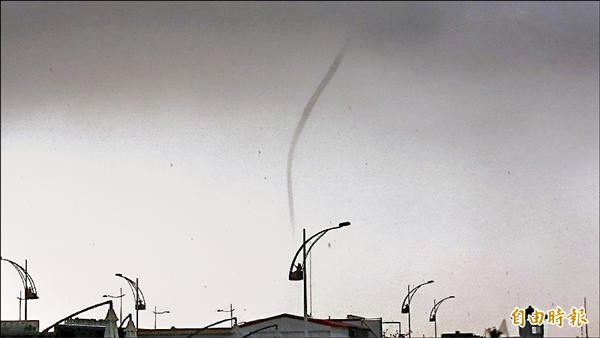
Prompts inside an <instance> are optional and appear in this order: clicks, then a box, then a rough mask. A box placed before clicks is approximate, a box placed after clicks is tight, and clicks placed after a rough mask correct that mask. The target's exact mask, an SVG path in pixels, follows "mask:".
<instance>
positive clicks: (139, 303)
mask: <svg viewBox="0 0 600 338" xmlns="http://www.w3.org/2000/svg"><path fill="white" fill-rule="evenodd" d="M115 276H117V277H121V278H123V279H125V280H126V281H127V283H129V287H130V288H131V291H132V292H133V296H134V297H135V327H136V328H139V313H138V311H139V310H146V299H145V298H144V294H143V293H142V290H140V284H139V280H138V279H137V278H136V279H135V282H134V281H132V280H131V279H129V278H127V277H125V276H123V274H121V273H115Z"/></svg>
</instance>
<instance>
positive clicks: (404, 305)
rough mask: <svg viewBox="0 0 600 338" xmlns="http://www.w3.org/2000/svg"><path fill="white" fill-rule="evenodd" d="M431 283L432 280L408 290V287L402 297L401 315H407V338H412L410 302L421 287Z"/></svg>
mask: <svg viewBox="0 0 600 338" xmlns="http://www.w3.org/2000/svg"><path fill="white" fill-rule="evenodd" d="M431 283H433V280H430V281H427V282H425V283H421V284H419V285H417V286H415V287H414V288H413V289H411V288H410V285H409V286H408V294H407V295H406V297H404V300H403V301H402V313H408V338H411V337H412V331H411V329H410V302H411V301H412V298H413V297H414V295H415V293H416V292H417V290H418V289H419V288H420V287H421V286H423V285H427V284H431Z"/></svg>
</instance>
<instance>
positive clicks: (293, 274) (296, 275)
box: [289, 222, 350, 319]
mask: <svg viewBox="0 0 600 338" xmlns="http://www.w3.org/2000/svg"><path fill="white" fill-rule="evenodd" d="M349 225H350V222H342V223H340V224H338V225H337V226H335V227H331V228H327V229H324V230H321V231H319V232H317V233H316V234H314V235H312V236H310V238H309V239H306V229H302V240H303V243H302V245H301V246H300V248H298V251H296V254H295V255H294V258H293V259H292V264H291V265H290V271H289V280H291V281H298V280H302V281H304V318H305V319H306V318H307V317H308V312H307V311H308V307H307V305H308V303H307V299H306V256H307V255H308V254H309V253H310V250H311V249H312V247H313V246H314V245H315V243H317V241H318V240H319V239H321V237H323V236H324V235H325V234H326V233H327V232H328V231H331V230H335V229H340V228H343V227H346V226H349ZM315 238H316V239H315ZM313 239H314V241H313V242H312V243H311V241H312V240H313ZM309 243H310V246H309V247H308V249H306V245H307V244H309ZM300 251H302V264H300V263H298V265H296V266H295V267H296V271H293V269H294V264H295V263H296V259H297V258H298V255H299V254H300Z"/></svg>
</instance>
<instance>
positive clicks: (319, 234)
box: [289, 222, 350, 280]
mask: <svg viewBox="0 0 600 338" xmlns="http://www.w3.org/2000/svg"><path fill="white" fill-rule="evenodd" d="M349 225H350V222H342V223H340V224H338V225H337V226H334V227H331V228H327V229H324V230H321V231H319V232H317V233H316V234H314V235H312V236H310V237H309V238H308V239H307V240H306V241H305V242H304V243H302V245H300V247H299V248H298V251H296V254H295V255H294V258H293V259H292V264H290V271H289V279H290V280H302V279H292V275H293V273H294V271H293V270H294V263H296V259H297V258H298V255H300V252H301V251H302V248H304V247H305V246H306V244H308V243H309V242H310V241H312V240H313V238H315V237H317V236H318V238H317V239H315V241H314V242H312V243H311V245H310V246H309V247H308V250H306V255H308V254H309V253H310V250H311V249H312V247H313V246H314V245H315V243H317V242H318V241H319V240H320V239H321V238H322V237H323V236H324V235H325V233H327V232H328V231H330V230H334V229H339V228H343V227H345V226H349ZM302 269H306V267H304V266H302ZM298 271H300V270H298Z"/></svg>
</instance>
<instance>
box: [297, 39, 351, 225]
mask: <svg viewBox="0 0 600 338" xmlns="http://www.w3.org/2000/svg"><path fill="white" fill-rule="evenodd" d="M347 45H348V43H347V42H346V43H344V46H343V47H342V49H341V50H340V52H339V53H338V55H337V56H336V57H335V60H333V63H332V64H331V66H330V67H329V70H328V71H327V74H325V77H324V78H323V80H321V83H319V86H318V87H317V90H315V92H314V93H313V95H312V96H311V97H310V100H308V103H307V104H306V107H304V111H303V112H302V117H300V121H298V125H296V130H295V131H294V137H293V138H292V142H291V143H290V151H289V153H288V160H287V188H288V205H289V209H290V224H291V225H292V226H295V219H294V191H293V182H292V164H293V161H294V151H295V150H296V145H297V144H298V139H299V138H300V134H301V133H302V130H303V129H304V125H305V124H306V121H307V120H308V118H309V117H310V113H311V112H312V109H313V107H314V106H315V103H317V100H318V99H319V96H321V93H322V92H323V90H324V89H325V87H326V86H327V84H328V83H329V81H330V80H331V78H332V77H333V74H335V72H336V70H337V69H338V66H339V65H340V63H341V62H342V59H343V58H344V54H345V52H346V46H347Z"/></svg>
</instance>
